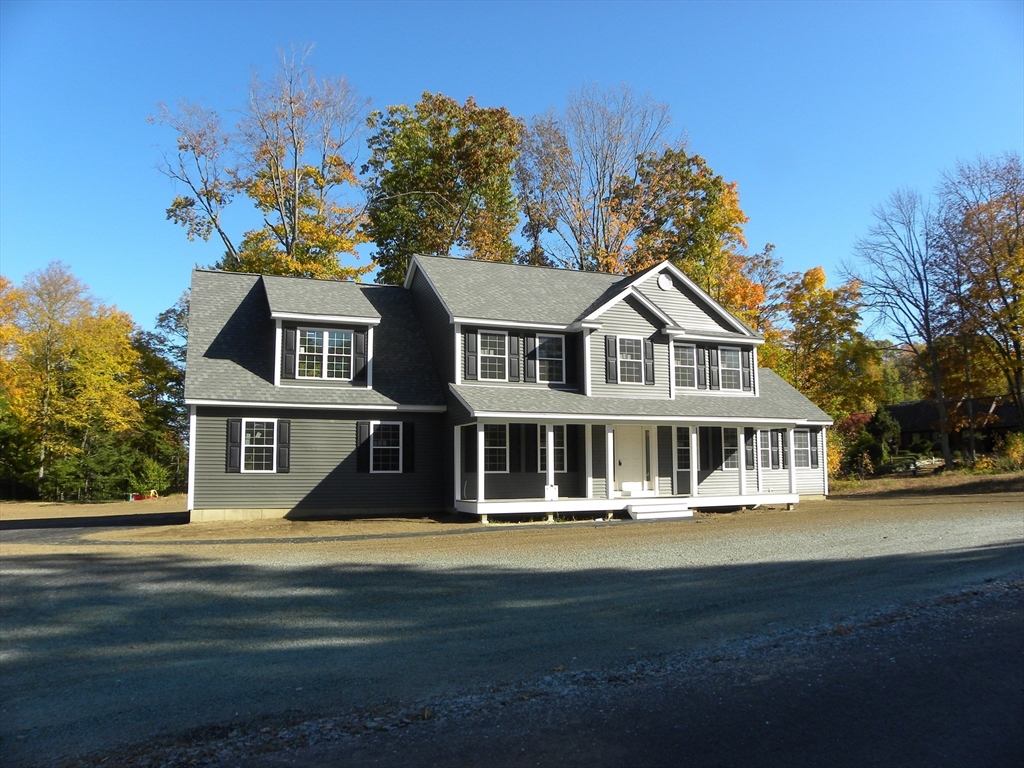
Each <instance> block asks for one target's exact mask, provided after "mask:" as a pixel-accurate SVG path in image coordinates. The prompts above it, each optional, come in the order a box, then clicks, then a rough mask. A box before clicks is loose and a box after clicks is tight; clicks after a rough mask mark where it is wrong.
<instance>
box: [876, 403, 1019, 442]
mask: <svg viewBox="0 0 1024 768" xmlns="http://www.w3.org/2000/svg"><path fill="white" fill-rule="evenodd" d="M971 404H972V406H973V410H974V419H975V422H974V423H975V427H976V428H982V429H984V428H994V429H1020V428H1021V425H1020V418H1019V417H1018V415H1017V409H1016V408H1015V407H1014V405H1013V403H1012V402H1011V401H1010V399H1009V398H1000V397H985V398H975V399H973V400H972V401H971ZM946 408H947V409H949V411H950V413H951V414H953V415H955V416H956V417H957V420H958V421H961V420H963V419H966V417H967V401H966V400H960V401H952V400H951V401H949V402H948V403H947V405H946ZM885 409H886V410H887V411H889V413H890V414H891V415H892V417H893V418H894V419H896V421H897V422H898V423H899V425H900V431H901V432H909V433H912V432H938V431H939V407H938V404H937V403H936V401H935V400H911V401H908V402H905V403H896V404H895V405H887V406H885Z"/></svg>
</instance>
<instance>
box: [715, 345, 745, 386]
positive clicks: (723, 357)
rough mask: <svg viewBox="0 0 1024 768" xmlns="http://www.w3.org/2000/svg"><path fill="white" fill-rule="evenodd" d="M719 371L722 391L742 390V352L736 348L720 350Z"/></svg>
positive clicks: (722, 348)
mask: <svg viewBox="0 0 1024 768" xmlns="http://www.w3.org/2000/svg"><path fill="white" fill-rule="evenodd" d="M718 370H719V372H720V376H721V381H722V389H742V388H743V373H742V369H741V367H740V351H739V349H737V348H736V347H721V348H720V349H719V350H718Z"/></svg>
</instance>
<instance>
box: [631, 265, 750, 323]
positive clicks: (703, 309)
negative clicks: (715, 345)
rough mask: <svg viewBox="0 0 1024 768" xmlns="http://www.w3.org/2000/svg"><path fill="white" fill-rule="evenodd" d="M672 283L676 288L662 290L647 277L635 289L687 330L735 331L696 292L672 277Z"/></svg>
mask: <svg viewBox="0 0 1024 768" xmlns="http://www.w3.org/2000/svg"><path fill="white" fill-rule="evenodd" d="M673 283H674V284H675V286H676V290H674V291H663V290H661V289H660V288H659V287H658V281H657V280H656V279H654V278H648V279H647V280H644V281H643V282H642V283H640V285H639V286H637V289H638V290H639V291H640V293H642V294H643V295H644V296H646V297H647V298H649V299H650V300H651V301H652V302H654V303H655V304H656V305H657V306H658V307H659V308H660V309H662V310H664V311H665V312H667V313H668V314H669V316H670V317H671V318H672V319H673V320H675V321H676V322H677V323H679V325H681V326H682V327H683V328H686V329H687V330H694V331H697V330H701V331H732V332H733V333H735V332H736V329H735V328H734V327H732V326H731V325H728V324H727V323H725V321H724V320H723V321H719V320H718V319H717V317H715V314H714V311H713V310H712V309H711V307H709V306H707V304H706V303H705V302H703V301H702V300H701V299H700V298H699V297H698V296H697V294H695V293H693V292H692V291H691V290H690V289H689V288H686V287H685V286H684V285H682V284H681V283H679V282H678V281H676V280H675V279H673Z"/></svg>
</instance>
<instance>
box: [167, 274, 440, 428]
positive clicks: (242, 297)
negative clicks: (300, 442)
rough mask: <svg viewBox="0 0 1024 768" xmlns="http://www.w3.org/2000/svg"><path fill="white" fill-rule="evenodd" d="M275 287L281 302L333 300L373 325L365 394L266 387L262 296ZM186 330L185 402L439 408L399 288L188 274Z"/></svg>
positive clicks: (270, 371) (419, 334) (431, 372)
mask: <svg viewBox="0 0 1024 768" xmlns="http://www.w3.org/2000/svg"><path fill="white" fill-rule="evenodd" d="M281 280H286V281H288V282H289V283H291V285H288V286H286V287H285V292H286V293H285V295H286V298H288V299H295V298H301V297H302V296H303V295H308V296H310V297H311V301H312V300H317V301H322V302H324V303H321V304H314V305H313V306H312V308H313V309H317V310H321V311H322V310H325V309H326V310H331V309H332V308H333V306H334V305H333V304H331V303H328V302H329V300H330V298H331V296H332V295H333V296H336V297H337V302H338V303H337V306H338V307H340V308H343V309H346V310H348V309H358V310H359V311H360V312H365V313H366V315H367V316H372V317H375V318H377V319H378V320H379V324H377V325H375V327H374V330H373V350H374V354H373V389H366V388H364V387H312V386H275V385H274V378H275V377H274V361H275V349H274V344H275V322H274V318H273V317H272V316H271V306H272V305H271V302H270V295H272V294H273V295H274V296H275V301H280V298H281V296H280V294H281V292H280V291H278V292H277V293H274V290H275V288H277V287H278V286H279V285H280V284H281V283H280V281H281ZM268 285H271V286H273V287H271V289H270V291H268V290H267V286H268ZM276 306H278V307H281V306H286V307H296V306H299V305H295V304H284V305H282V304H280V303H278V304H277V305H276ZM306 314H307V315H309V314H310V313H308V312H307V313H306ZM334 314H335V313H331V315H329V316H333V315H334ZM320 319H321V320H324V316H323V315H320ZM188 330H189V334H188V356H187V359H186V363H185V400H186V402H190V403H196V402H200V403H203V404H209V403H215V402H225V403H229V402H230V403H247V404H248V403H252V404H261V405H280V406H295V407H340V408H345V407H351V408H373V407H379V408H388V409H391V408H396V407H409V406H412V407H431V408H433V409H436V410H443V406H444V405H445V395H444V389H443V388H442V386H441V382H440V381H439V380H438V378H437V373H436V371H435V369H434V364H433V360H432V359H431V357H430V352H429V351H428V348H427V340H426V337H425V335H424V333H423V329H422V327H421V325H420V322H419V318H418V316H417V314H416V310H415V307H414V305H413V303H412V296H411V295H410V294H409V291H406V290H405V289H403V288H400V287H395V286H379V285H362V284H359V283H342V282H335V281H321V280H311V279H308V278H271V279H269V280H268V279H267V277H266V276H262V277H261V276H260V275H250V274H244V273H237V272H216V271H211V270H195V271H193V273H192V295H191V300H190V306H189V329H188Z"/></svg>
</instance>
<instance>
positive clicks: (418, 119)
mask: <svg viewBox="0 0 1024 768" xmlns="http://www.w3.org/2000/svg"><path fill="white" fill-rule="evenodd" d="M367 124H368V126H369V128H370V130H371V131H372V134H371V136H370V138H369V147H370V159H369V160H368V161H367V163H366V165H365V166H363V173H366V174H369V178H368V179H367V181H366V184H365V189H366V192H367V197H368V203H367V215H368V217H369V224H368V227H367V232H368V233H369V235H370V237H371V238H372V239H373V241H374V242H375V243H376V245H377V253H376V260H377V263H378V266H379V271H378V273H377V281H378V282H382V283H395V284H397V283H400V282H401V281H402V280H403V279H404V278H405V271H406V268H407V267H408V264H409V259H410V257H411V256H412V255H413V254H416V253H424V254H432V255H441V256H451V255H460V256H467V257H470V258H474V259H487V260H490V261H512V260H514V258H515V255H516V250H515V247H514V246H513V244H512V241H511V239H510V235H511V233H512V230H513V229H514V228H515V225H516V221H517V206H516V198H515V195H514V193H513V190H512V173H513V171H512V164H513V162H514V161H515V159H516V155H517V152H518V150H517V145H518V142H519V133H520V128H521V126H520V123H519V122H518V121H517V120H516V119H515V118H513V117H512V115H510V114H509V112H508V110H506V109H505V108H504V107H497V108H490V107H481V106H478V105H477V103H476V101H475V100H474V99H473V98H472V97H470V98H469V99H467V100H466V102H465V103H464V104H459V103H458V102H457V101H455V100H454V99H451V98H449V97H447V96H444V95H442V94H432V93H424V94H423V96H422V98H421V99H420V101H419V102H418V103H417V104H416V106H415V107H408V106H405V105H399V106H392V107H388V108H387V110H386V111H383V112H380V111H378V112H373V113H372V114H371V115H370V117H369V120H368V121H367Z"/></svg>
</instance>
